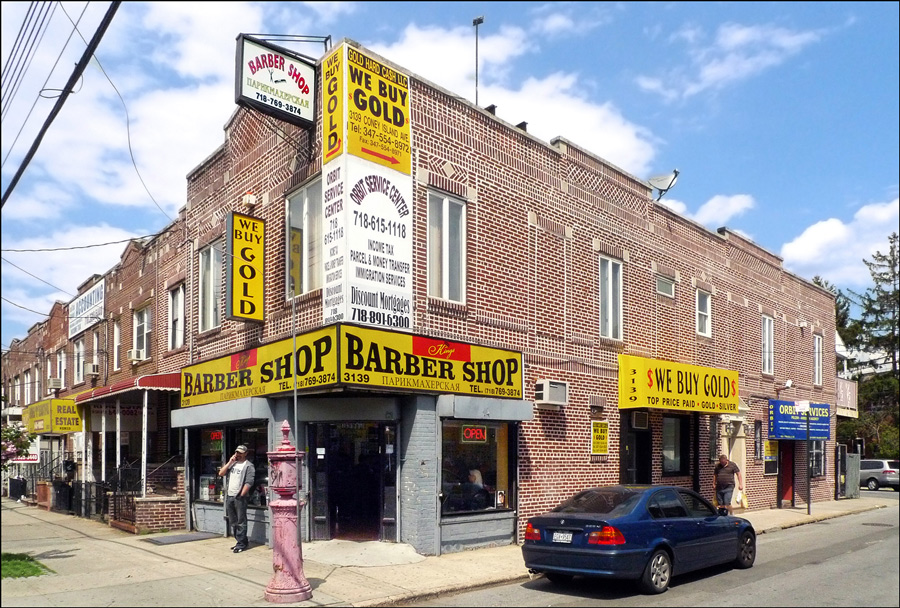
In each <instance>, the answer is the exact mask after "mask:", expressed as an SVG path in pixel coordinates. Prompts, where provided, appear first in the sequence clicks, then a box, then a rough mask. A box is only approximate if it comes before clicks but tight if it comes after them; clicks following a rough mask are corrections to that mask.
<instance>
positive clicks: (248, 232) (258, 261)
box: [225, 213, 266, 321]
mask: <svg viewBox="0 0 900 608" xmlns="http://www.w3.org/2000/svg"><path fill="white" fill-rule="evenodd" d="M265 236H266V225H265V222H264V221H263V220H261V219H258V218H255V217H251V216H249V215H244V214H242V213H232V214H231V215H230V216H229V218H228V241H227V247H226V254H227V258H228V261H227V264H226V266H227V269H228V271H227V273H226V275H225V276H226V277H227V278H226V281H225V283H226V294H227V295H226V298H225V316H226V317H228V318H229V319H235V320H238V321H262V320H263V312H264V308H265V307H264V306H263V304H264V300H265V281H264V277H265V265H264V252H265V244H266V241H265Z"/></svg>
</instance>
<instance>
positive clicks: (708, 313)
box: [696, 289, 712, 338]
mask: <svg viewBox="0 0 900 608" xmlns="http://www.w3.org/2000/svg"><path fill="white" fill-rule="evenodd" d="M704 301H705V302H706V310H704V309H703V308H702V306H701V302H704ZM696 310H697V315H696V330H697V333H698V334H700V335H701V336H705V337H707V338H709V337H712V294H711V293H709V292H708V291H706V290H704V289H698V290H697V296H696ZM704 321H705V322H706V323H705V325H704Z"/></svg>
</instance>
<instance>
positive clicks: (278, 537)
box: [265, 420, 312, 604]
mask: <svg viewBox="0 0 900 608" xmlns="http://www.w3.org/2000/svg"><path fill="white" fill-rule="evenodd" d="M290 432H291V426H290V425H289V424H288V422H287V420H285V421H284V422H282V423H281V434H282V435H283V439H282V440H281V445H280V446H279V447H278V448H276V450H275V451H274V452H269V487H270V488H272V490H273V491H274V492H275V493H276V494H278V498H277V499H276V500H273V501H272V502H271V503H270V504H269V508H270V509H272V522H273V525H272V529H273V534H274V537H273V548H272V569H273V570H274V571H275V574H274V575H273V576H272V580H271V581H269V584H268V585H267V586H266V595H265V597H266V601H268V602H277V603H279V604H287V603H293V602H302V601H304V600H308V599H309V598H311V597H312V587H311V586H310V584H309V581H308V580H306V576H305V575H304V574H303V551H302V549H301V547H300V536H299V534H298V533H297V531H298V530H299V529H300V520H299V518H298V514H299V512H300V509H302V508H303V505H304V504H306V502H305V501H304V500H302V499H301V498H300V497H299V496H298V497H297V498H293V496H294V494H295V493H296V492H297V489H298V488H299V486H298V484H297V479H298V477H297V476H298V475H299V474H300V471H299V465H300V462H301V461H302V460H303V453H302V452H298V451H297V449H296V448H295V447H294V446H292V445H291V442H290V441H289V440H288V433H290Z"/></svg>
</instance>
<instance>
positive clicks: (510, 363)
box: [341, 326, 522, 399]
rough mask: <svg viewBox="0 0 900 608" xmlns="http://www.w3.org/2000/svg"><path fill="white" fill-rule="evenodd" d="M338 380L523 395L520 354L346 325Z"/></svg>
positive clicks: (431, 389) (433, 389)
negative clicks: (339, 378)
mask: <svg viewBox="0 0 900 608" xmlns="http://www.w3.org/2000/svg"><path fill="white" fill-rule="evenodd" d="M341 381H342V382H344V383H346V384H358V385H364V386H373V387H381V388H396V389H412V390H420V391H433V392H440V393H462V394H467V395H480V396H485V397H507V398H515V399H521V398H522V355H521V354H520V353H517V352H513V351H508V350H501V349H497V348H487V347H483V346H475V345H474V344H465V343H461V342H450V341H448V340H440V339H437V338H427V337H425V336H414V335H410V334H403V333H395V332H390V331H382V330H378V329H364V328H361V327H351V326H344V327H342V328H341Z"/></svg>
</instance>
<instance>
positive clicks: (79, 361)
mask: <svg viewBox="0 0 900 608" xmlns="http://www.w3.org/2000/svg"><path fill="white" fill-rule="evenodd" d="M72 358H73V359H74V361H73V363H75V369H74V370H73V372H72V374H73V376H74V379H73V380H72V382H73V383H74V384H81V383H82V382H84V336H82V337H80V338H78V339H77V340H75V341H74V342H73V343H72Z"/></svg>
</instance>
